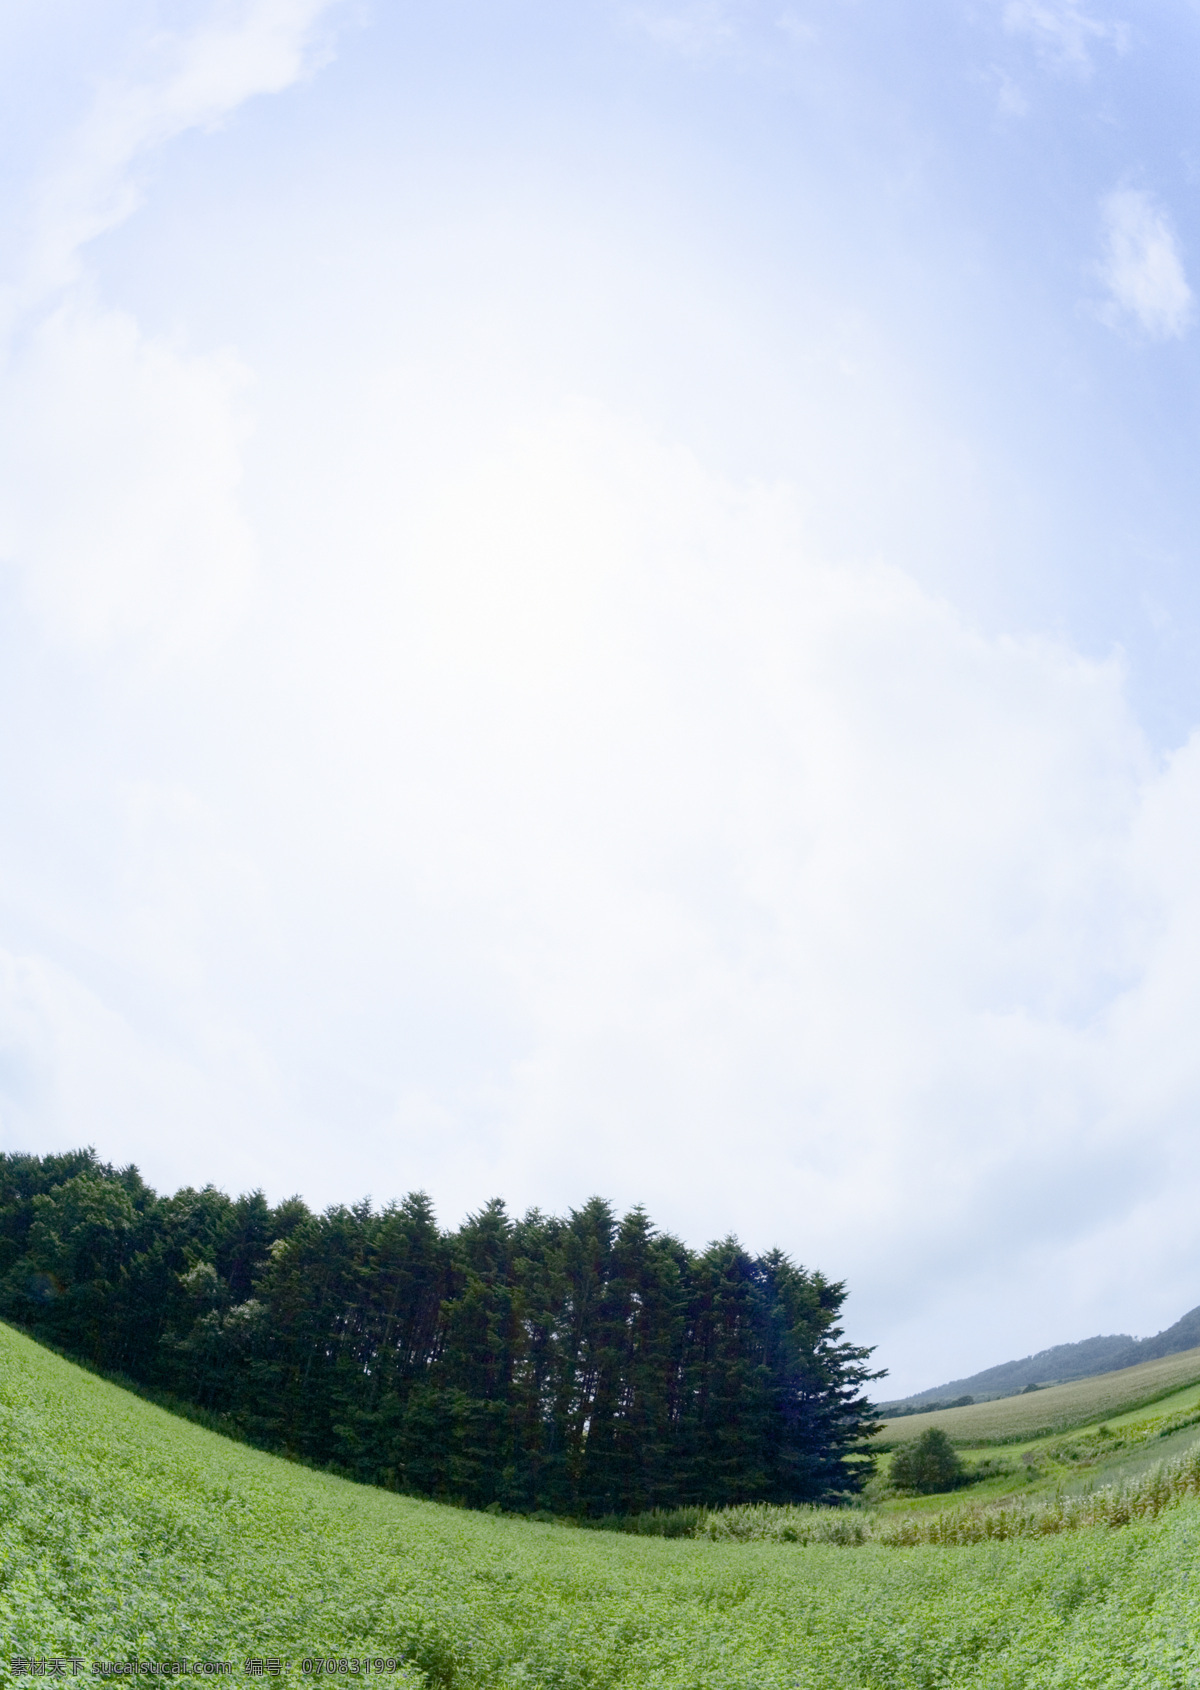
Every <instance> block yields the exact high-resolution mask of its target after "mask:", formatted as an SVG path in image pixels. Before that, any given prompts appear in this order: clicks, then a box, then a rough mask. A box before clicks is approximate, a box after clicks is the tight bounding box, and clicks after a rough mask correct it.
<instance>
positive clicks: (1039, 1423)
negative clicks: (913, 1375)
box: [874, 1349, 1200, 1448]
mask: <svg viewBox="0 0 1200 1690" xmlns="http://www.w3.org/2000/svg"><path fill="white" fill-rule="evenodd" d="M1197 1380H1200V1349H1194V1350H1184V1351H1182V1352H1181V1353H1180V1354H1178V1355H1171V1356H1163V1357H1162V1358H1161V1359H1160V1360H1157V1361H1144V1362H1141V1363H1140V1364H1139V1365H1138V1366H1137V1367H1125V1368H1121V1369H1120V1370H1119V1371H1118V1372H1115V1373H1098V1374H1096V1375H1094V1376H1093V1377H1092V1378H1090V1379H1074V1380H1072V1381H1071V1382H1070V1383H1069V1384H1066V1385H1051V1386H1048V1387H1047V1389H1046V1390H1044V1391H1030V1392H1029V1393H1028V1394H1024V1393H1023V1394H1022V1395H1021V1396H1018V1397H1001V1398H1000V1399H999V1400H998V1401H995V1402H977V1403H971V1404H970V1405H969V1406H967V1407H965V1408H944V1409H940V1410H939V1411H938V1412H937V1413H935V1414H908V1415H904V1416H902V1417H900V1418H898V1419H895V1420H887V1421H885V1422H884V1425H883V1429H882V1430H881V1431H880V1432H879V1433H878V1434H877V1435H876V1437H875V1440H874V1441H875V1443H876V1445H877V1446H879V1447H880V1448H885V1447H887V1446H888V1445H889V1444H892V1443H895V1442H898V1441H900V1440H905V1441H907V1440H908V1439H909V1438H915V1437H918V1436H919V1435H920V1434H921V1433H922V1432H923V1431H924V1430H925V1429H926V1427H928V1426H937V1427H939V1428H940V1429H941V1430H942V1431H943V1432H945V1434H946V1436H947V1437H948V1438H950V1439H951V1441H952V1442H954V1443H956V1444H976V1445H980V1444H1007V1443H1019V1442H1021V1441H1023V1440H1025V1439H1027V1438H1036V1437H1039V1436H1042V1435H1043V1434H1045V1433H1048V1432H1064V1431H1068V1430H1070V1429H1071V1428H1072V1427H1076V1426H1086V1425H1088V1424H1090V1423H1091V1422H1093V1421H1099V1420H1106V1419H1108V1418H1110V1417H1111V1416H1112V1415H1116V1414H1124V1413H1127V1412H1129V1411H1130V1410H1132V1409H1137V1408H1140V1407H1142V1406H1144V1405H1146V1404H1148V1403H1153V1402H1155V1401H1157V1399H1158V1398H1160V1397H1164V1396H1167V1395H1168V1394H1169V1393H1170V1392H1172V1391H1177V1390H1179V1389H1181V1388H1182V1387H1183V1386H1185V1385H1191V1384H1193V1383H1195V1382H1196V1381H1197Z"/></svg>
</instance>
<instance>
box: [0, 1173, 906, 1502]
mask: <svg viewBox="0 0 1200 1690" xmlns="http://www.w3.org/2000/svg"><path fill="white" fill-rule="evenodd" d="M845 1294H846V1293H845V1287H844V1285H843V1284H841V1283H838V1282H834V1281H830V1280H827V1279H826V1278H825V1277H824V1276H823V1275H822V1274H821V1273H819V1272H814V1271H810V1270H808V1269H806V1268H803V1267H798V1266H796V1265H795V1264H794V1263H793V1262H792V1261H790V1260H789V1258H788V1257H787V1256H785V1255H784V1254H783V1253H782V1252H781V1251H778V1250H773V1251H770V1252H768V1253H767V1254H766V1255H764V1256H761V1257H756V1256H752V1255H751V1254H749V1253H748V1252H747V1251H746V1250H745V1249H744V1248H743V1246H742V1245H741V1244H740V1243H739V1242H738V1241H737V1239H736V1238H725V1239H722V1240H719V1241H718V1242H715V1243H713V1244H710V1245H709V1246H708V1247H707V1248H706V1249H704V1250H700V1251H693V1250H689V1249H688V1248H686V1247H685V1246H684V1245H683V1244H682V1243H680V1241H679V1240H678V1239H675V1238H672V1237H670V1236H669V1235H667V1234H664V1233H661V1232H658V1231H657V1230H656V1229H655V1228H654V1227H653V1226H652V1225H651V1223H650V1220H649V1218H648V1217H647V1215H646V1214H645V1212H644V1211H643V1210H642V1209H641V1208H635V1209H632V1210H631V1211H630V1212H629V1213H628V1214H627V1215H625V1216H623V1217H618V1216H617V1214H616V1213H615V1211H614V1210H613V1208H612V1207H611V1205H610V1204H609V1203H607V1202H605V1201H604V1200H603V1199H602V1198H598V1197H597V1198H592V1199H591V1200H590V1201H589V1202H587V1203H585V1204H584V1205H583V1207H582V1208H580V1209H576V1210H571V1211H570V1212H569V1213H568V1214H567V1215H566V1216H565V1217H555V1216H547V1215H543V1214H541V1213H540V1212H539V1211H537V1210H531V1211H530V1212H529V1213H528V1214H526V1215H525V1216H523V1217H522V1218H520V1219H517V1218H514V1217H512V1216H510V1215H509V1214H508V1212H507V1210H506V1209H505V1206H504V1204H503V1203H502V1202H500V1201H499V1200H494V1201H492V1202H490V1203H488V1204H486V1205H485V1206H484V1207H483V1208H482V1209H481V1210H480V1211H479V1212H478V1213H477V1214H475V1215H472V1216H470V1217H469V1218H468V1219H467V1220H466V1221H464V1223H463V1224H462V1226H460V1227H459V1228H458V1229H457V1230H456V1231H444V1230H442V1229H441V1228H439V1226H438V1224H437V1222H436V1219H435V1217H434V1213H433V1209H432V1206H431V1204H430V1201H429V1199H428V1197H426V1196H425V1195H424V1194H423V1193H421V1192H414V1193H412V1194H410V1195H409V1196H408V1197H406V1198H404V1199H403V1201H401V1202H397V1203H390V1204H388V1205H386V1206H385V1207H384V1208H382V1209H374V1208H373V1207H372V1206H371V1204H370V1203H369V1202H367V1201H364V1202H362V1203H358V1204H354V1205H353V1206H351V1207H349V1208H347V1207H343V1206H336V1207H333V1208H330V1209H327V1210H326V1211H325V1212H324V1213H323V1214H314V1213H312V1212H311V1211H310V1210H309V1209H308V1208H307V1206H306V1205H305V1204H304V1203H303V1202H301V1201H300V1199H299V1198H291V1199H289V1200H288V1201H287V1202H285V1203H281V1204H279V1205H278V1206H277V1207H275V1208H272V1207H271V1206H270V1205H269V1204H268V1203H267V1201H266V1199H265V1198H264V1196H263V1194H262V1193H261V1192H252V1193H250V1194H249V1195H247V1196H242V1197H239V1198H237V1199H231V1198H229V1197H228V1196H226V1195H225V1194H224V1193H223V1192H220V1191H217V1190H216V1189H215V1188H214V1187H212V1186H206V1187H205V1188H204V1189H203V1190H199V1191H198V1190H195V1189H193V1188H190V1187H188V1188H184V1189H183V1190H180V1191H177V1192H176V1193H175V1194H174V1196H172V1197H160V1196H158V1195H156V1193H155V1192H153V1191H152V1190H151V1189H150V1188H149V1187H148V1186H147V1185H146V1184H145V1183H144V1181H143V1180H142V1179H141V1177H140V1175H139V1174H138V1172H137V1170H136V1168H133V1167H129V1168H124V1169H117V1168H114V1167H112V1166H109V1165H107V1164H102V1163H101V1162H100V1161H99V1160H98V1158H97V1157H96V1155H95V1153H94V1152H93V1151H90V1150H84V1151H74V1152H71V1153H69V1154H66V1155H61V1156H47V1157H41V1158H39V1157H34V1156H22V1155H8V1156H0V1314H2V1315H3V1316H4V1317H5V1318H7V1319H9V1320H11V1321H14V1322H16V1323H18V1324H20V1325H22V1326H24V1327H26V1328H27V1329H28V1330H29V1331H31V1332H32V1333H33V1334H34V1335H35V1336H38V1337H41V1338H43V1339H45V1340H47V1341H50V1342H53V1343H54V1344H56V1345H58V1346H59V1347H60V1348H62V1349H64V1350H65V1351H66V1352H67V1353H68V1354H72V1355H75V1356H78V1357H80V1358H82V1359H84V1360H87V1361H89V1362H91V1363H93V1364H94V1365H97V1366H100V1367H103V1368H106V1369H109V1370H114V1371H119V1372H122V1373H124V1374H125V1375H127V1376H128V1377H130V1378H131V1379H133V1380H134V1381H136V1382H138V1383H141V1384H143V1385H145V1386H148V1387H151V1388H154V1389H157V1390H160V1391H165V1392H168V1393H170V1394H172V1395H173V1396H175V1397H176V1398H179V1399H182V1400H183V1401H186V1402H188V1403H190V1404H193V1405H195V1406H196V1407H198V1408H200V1409H203V1410H206V1411H208V1412H209V1413H210V1414H212V1415H214V1416H217V1417H219V1423H221V1424H223V1425H225V1426H227V1427H228V1429H229V1430H230V1431H233V1432H235V1433H237V1434H238V1435H240V1436H243V1437H246V1438H249V1439H251V1440H252V1441H254V1442H257V1443H259V1444H261V1445H263V1446H264V1447H268V1448H273V1449H277V1450H281V1451H283V1452H285V1453H290V1454H292V1455H294V1456H297V1457H299V1458H301V1459H304V1460H308V1461H311V1462H314V1463H317V1464H320V1465H324V1466H330V1467H333V1468H334V1469H336V1470H338V1471H340V1472H344V1473H347V1474H349V1475H351V1476H353V1477H355V1478H358V1479H362V1480H364V1481H367V1482H370V1483H375V1484H384V1485H389V1486H392V1487H394V1488H397V1489H401V1490H405V1491H410V1492H414V1493H417V1494H421V1495H426V1496H434V1497H441V1498H446V1499H454V1500H460V1501H463V1502H467V1503H470V1504H472V1505H474V1506H481V1507H486V1506H490V1505H499V1506H500V1507H502V1508H505V1509H518V1510H522V1511H527V1512H536V1511H542V1510H545V1511H550V1512H553V1513H570V1514H583V1515H603V1514H608V1513H634V1512H640V1511H642V1510H646V1509H651V1508H674V1507H679V1506H683V1505H688V1504H696V1503H703V1504H707V1505H709V1506H713V1505H719V1504H723V1503H736V1502H745V1501H772V1502H794V1501H829V1500H833V1499H836V1498H839V1497H846V1496H848V1495H850V1494H851V1493H852V1492H853V1491H854V1490H855V1489H857V1488H858V1487H859V1486H860V1485H861V1483H862V1480H863V1478H864V1477H865V1475H866V1473H867V1472H868V1471H869V1465H870V1464H869V1462H866V1461H864V1460H862V1459H861V1458H856V1455H855V1452H856V1450H857V1449H858V1447H859V1446H860V1445H861V1443H862V1440H863V1439H864V1437H866V1436H867V1435H869V1433H870V1432H872V1431H873V1430H874V1429H875V1422H874V1420H873V1418H872V1414H873V1411H872V1409H871V1406H870V1404H869V1403H868V1401H867V1399H866V1397H865V1396H864V1394H863V1388H864V1386H865V1385H866V1384H867V1383H868V1382H869V1381H871V1380H872V1379H875V1378H879V1377H880V1376H881V1375H880V1374H879V1373H875V1372H872V1371H870V1369H869V1365H868V1361H869V1356H870V1351H869V1350H867V1349H864V1348H862V1347H861V1346H858V1345H853V1344H850V1343H848V1342H846V1341H845V1339H844V1337H843V1332H842V1328H841V1327H840V1325H839V1324H838V1319H839V1314H840V1310H841V1307H842V1304H843V1302H844V1300H845Z"/></svg>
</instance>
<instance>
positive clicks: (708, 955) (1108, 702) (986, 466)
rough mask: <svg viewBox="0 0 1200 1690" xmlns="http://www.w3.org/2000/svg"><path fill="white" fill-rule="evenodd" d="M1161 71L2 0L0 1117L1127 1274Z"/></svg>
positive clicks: (1153, 1072) (1185, 1159) (1140, 1281)
mask: <svg viewBox="0 0 1200 1690" xmlns="http://www.w3.org/2000/svg"><path fill="white" fill-rule="evenodd" d="M1198 50H1200V5H1198V4H1196V3H1194V0H1175V3H1167V0H1147V3H1145V4H1143V5H1142V6H1140V7H1138V8H1136V9H1135V8H1132V7H1128V6H1125V5H1124V4H1118V5H1116V6H1115V7H1109V6H1107V5H1104V4H1100V3H1099V0H1097V3H1095V4H1093V3H1092V0H1086V3H1083V0H921V3H920V4H916V3H914V0H888V3H887V4H886V5H885V4H883V3H882V0H770V3H760V0H640V3H639V0H628V3H627V0H572V3H571V4H570V5H566V6H564V5H563V4H562V0H553V3H551V0H439V3H438V4H437V5H432V4H414V3H410V0H392V3H390V4H388V5H386V6H385V5H383V4H382V3H379V0H365V3H361V0H109V3H108V4H106V5H105V6H103V7H96V6H94V5H92V4H90V3H87V0H36V3H35V0H8V4H7V5H6V6H5V8H4V10H3V13H2V14H0V161H2V162H0V372H2V379H0V712H2V715H0V721H2V724H3V728H2V731H0V1149H5V1150H9V1151H17V1150H20V1151H32V1152H37V1153H41V1154H44V1153H48V1152H51V1151H58V1150H63V1149H66V1148H69V1147H74V1146H77V1145H82V1144H93V1145H94V1146H95V1147H96V1149H97V1150H98V1152H99V1153H100V1155H101V1156H102V1157H103V1158H104V1159H105V1160H109V1161H113V1162H116V1163H118V1164H125V1163H127V1162H130V1161H133V1162H136V1164H137V1165H138V1167H139V1168H140V1169H141V1171H142V1173H143V1175H144V1177H145V1178H146V1179H147V1180H148V1181H149V1182H150V1183H151V1184H152V1185H154V1186H155V1187H156V1188H157V1189H160V1190H174V1189H175V1188H176V1187H178V1186H180V1185H185V1184H191V1185H203V1184H206V1183H208V1182H210V1181H211V1182H213V1183H215V1184H217V1185H220V1186H222V1187H224V1188H225V1189H227V1190H229V1191H231V1192H236V1191H242V1190H248V1189H251V1188H255V1187H261V1188H262V1189H264V1190H265V1191H266V1193H267V1195H268V1197H270V1198H271V1199H272V1200H273V1201H278V1200H280V1199H282V1198H283V1197H286V1196H288V1195H290V1194H291V1193H293V1192H299V1193H300V1194H301V1195H302V1196H303V1197H304V1198H305V1199H306V1200H307V1201H308V1202H309V1203H310V1204H311V1205H312V1206H314V1207H316V1208H323V1207H324V1206H326V1205H328V1204H334V1203H341V1202H352V1201H355V1200H358V1199H359V1198H361V1197H362V1196H363V1195H364V1194H367V1193H369V1194H370V1195H371V1196H372V1197H373V1199H374V1200H375V1202H376V1203H383V1202H386V1201H387V1200H388V1199H390V1198H394V1197H398V1196H400V1195H403V1194H404V1193H405V1192H407V1191H410V1190H413V1189H424V1190H427V1191H428V1192H429V1193H430V1195H431V1197H432V1198H433V1200H434V1203H435V1206H436V1209H437V1212H438V1215H439V1217H440V1219H441V1221H442V1223H443V1224H444V1225H447V1226H453V1225H457V1224H458V1223H459V1222H460V1221H461V1220H462V1219H463V1218H464V1217H465V1216H466V1215H467V1214H468V1213H469V1212H471V1211H473V1210H474V1209H476V1208H478V1207H479V1205H480V1204H482V1203H483V1202H484V1201H486V1200H487V1199H488V1198H490V1197H492V1196H497V1195H498V1196H501V1197H503V1198H504V1200H505V1201H506V1203H507V1204H508V1205H509V1208H510V1209H511V1210H512V1211H513V1212H514V1213H521V1212H523V1211H524V1210H525V1209H526V1208H528V1207H531V1206H537V1207H539V1208H541V1209H542V1210H545V1211H550V1212H555V1213H564V1212H566V1211H567V1210H568V1209H569V1208H571V1207H574V1206H579V1205H581V1204H582V1203H583V1202H585V1201H586V1200H587V1198H588V1197H590V1196H591V1195H592V1194H593V1193H599V1194H602V1195H605V1196H607V1197H609V1198H611V1199H612V1201H613V1202H614V1203H615V1204H616V1205H617V1206H618V1208H620V1209H622V1210H623V1209H625V1208H627V1207H629V1206H631V1205H633V1204H635V1203H643V1204H645V1205H646V1207H647V1209H648V1210H649V1212H650V1215H651V1216H652V1218H653V1220H654V1222H655V1223H656V1224H657V1225H658V1226H660V1227H662V1228H663V1229H665V1230H669V1231H671V1232H673V1233H675V1234H676V1235H677V1236H679V1237H681V1238H683V1239H685V1240H686V1241H687V1242H688V1243H689V1244H692V1245H694V1246H702V1245H703V1244H705V1243H706V1242H707V1241H708V1240H710V1239H712V1238H716V1237H722V1236H725V1235H727V1234H728V1233H730V1232H735V1233H736V1234H737V1235H738V1236H739V1237H740V1238H741V1239H742V1240H743V1242H744V1243H745V1244H746V1245H747V1246H748V1247H750V1248H751V1249H754V1250H762V1249H766V1248H769V1247H771V1246H774V1245H778V1246H780V1247H782V1248H783V1249H785V1250H787V1251H788V1252H789V1254H791V1255H792V1256H793V1257H794V1258H795V1259H796V1260H797V1261H800V1262H803V1263H804V1264H806V1265H808V1266H810V1267H814V1268H819V1269H820V1270H822V1271H823V1272H825V1273H826V1274H828V1275H830V1276H831V1277H834V1278H837V1279H844V1280H845V1281H846V1283H847V1286H848V1291H849V1296H848V1301H847V1304H846V1325H847V1330H848V1334H849V1336H850V1337H851V1338H853V1339H854V1340H855V1341H856V1342H858V1343H863V1344H871V1345H875V1346H877V1348H876V1351H875V1355H876V1361H877V1364H878V1365H880V1366H884V1367H887V1368H888V1369H889V1376H888V1381H887V1384H886V1386H883V1387H881V1388H880V1389H881V1391H882V1393H883V1394H885V1395H896V1396H898V1395H901V1394H903V1393H905V1392H907V1391H915V1390H919V1389H922V1388H925V1387H930V1386H932V1385H934V1384H936V1383H939V1382H941V1381H943V1380H948V1379H951V1378H958V1377H963V1376H965V1375H967V1374H969V1373H970V1372H972V1371H974V1370H975V1369H977V1368H981V1367H985V1366H988V1365H991V1364H993V1363H996V1362H999V1361H1001V1360H1004V1359H1007V1358H1008V1357H1010V1356H1020V1355H1025V1354H1027V1353H1029V1352H1031V1351H1035V1350H1037V1349H1040V1348H1042V1347H1045V1346H1048V1345H1050V1344H1054V1343H1059V1342H1067V1341H1070V1340H1073V1339H1077V1338H1082V1337H1085V1336H1087V1335H1090V1334H1092V1333H1096V1332H1122V1331H1125V1332H1130V1333H1133V1334H1136V1335H1143V1334H1146V1333H1151V1332H1155V1331H1157V1330H1159V1329H1160V1328H1162V1327H1164V1326H1166V1325H1168V1324H1170V1323H1171V1322H1172V1321H1174V1320H1175V1319H1176V1318H1177V1317H1178V1316H1179V1315H1180V1314H1182V1313H1183V1312H1184V1311H1185V1310H1186V1309H1190V1308H1191V1307H1193V1306H1194V1305H1195V1304H1196V1303H1197V1302H1200V1156H1197V1154H1196V1153H1195V1150H1194V1148H1193V1144H1194V1137H1195V1123H1196V1122H1197V1120H1198V1119H1200V1039H1198V1038H1197V1036H1196V1033H1195V1028H1196V1026H1197V1024H1198V1023H1200V732H1198V728H1200V556H1198V548H1200V538H1198V536H1200V476H1198V475H1197V474H1196V472H1195V464H1196V461H1197V452H1198V449H1200V405H1198V403H1197V398H1198V396H1200V384H1198V378H1200V364H1198V347H1200V311H1198V309H1197V298H1196V294H1197V290H1198V289H1200V107H1197V105H1196V101H1195V95H1194V81H1195V66H1196V63H1197V52H1198Z"/></svg>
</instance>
